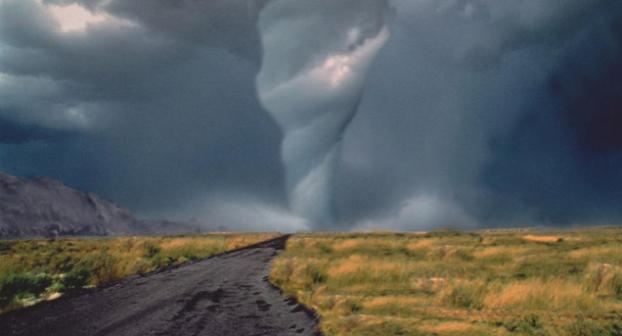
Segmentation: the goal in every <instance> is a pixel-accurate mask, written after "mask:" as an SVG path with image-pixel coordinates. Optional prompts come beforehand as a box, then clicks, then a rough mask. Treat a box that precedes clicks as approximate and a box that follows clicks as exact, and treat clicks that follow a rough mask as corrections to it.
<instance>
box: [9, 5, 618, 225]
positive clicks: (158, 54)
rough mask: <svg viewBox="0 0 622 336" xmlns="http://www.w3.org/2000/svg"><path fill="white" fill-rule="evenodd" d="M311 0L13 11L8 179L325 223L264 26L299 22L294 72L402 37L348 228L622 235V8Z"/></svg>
mask: <svg viewBox="0 0 622 336" xmlns="http://www.w3.org/2000/svg"><path fill="white" fill-rule="evenodd" d="M305 3H307V5H308V1H307V0H199V1H195V0H193V1H190V0H174V1H172V0H132V1H127V0H125V1H124V0H0V170H1V171H5V172H7V173H11V174H15V175H21V176H50V177H53V178H56V179H59V180H62V181H63V182H65V183H66V184H68V185H71V186H73V187H77V188H80V189H84V190H89V191H93V192H96V193H98V194H101V195H102V196H104V197H106V198H108V199H110V200H112V201H114V202H116V203H118V204H119V205H121V206H124V207H127V208H129V209H131V210H132V211H134V212H135V213H136V214H138V215H141V216H145V217H164V218H171V219H180V220H188V219H191V218H195V219H198V220H200V221H204V222H209V223H212V224H217V225H224V226H229V227H232V228H241V229H257V230H264V229H282V230H298V229H308V228H314V227H316V226H314V223H308V222H305V221H304V220H301V219H300V218H298V217H297V216H296V214H292V213H291V212H290V211H288V210H287V209H288V195H287V191H286V189H287V185H286V176H287V169H288V168H287V167H285V166H284V165H283V163H282V160H281V150H280V146H281V142H282V140H283V137H284V134H285V130H284V129H282V128H281V127H280V126H281V125H279V124H278V123H277V121H276V120H275V119H273V115H271V114H270V113H269V111H267V110H266V109H265V108H264V104H261V103H260V99H259V98H258V94H257V88H256V78H257V75H258V73H260V71H261V69H262V61H263V60H265V59H264V51H265V50H264V48H263V47H262V36H263V37H264V42H265V34H266V33H265V31H264V32H263V33H264V34H263V35H262V34H261V33H262V32H261V31H260V29H259V28H258V22H259V21H261V22H262V24H263V25H265V26H267V27H270V26H271V23H270V22H267V23H266V20H268V21H270V20H274V21H275V22H276V20H282V22H285V23H284V24H278V25H277V24H274V27H280V28H278V29H280V30H277V31H276V33H275V32H274V31H271V32H270V33H271V34H276V35H274V38H275V39H277V40H276V41H277V42H278V43H282V46H283V48H288V47H289V48H290V49H291V48H293V46H295V47H296V48H297V49H296V52H283V53H281V54H278V55H285V56H278V57H283V60H282V64H283V71H290V70H291V69H294V68H295V67H300V66H301V65H304V64H306V63H305V62H307V61H308V59H307V58H309V57H311V56H312V55H316V54H318V53H319V51H320V50H336V49H335V47H334V43H336V42H335V41H336V38H335V36H340V35H338V34H346V33H348V32H349V31H351V30H352V28H353V27H354V28H357V29H360V30H361V31H365V32H367V34H370V36H376V34H378V31H380V28H379V27H380V26H379V25H384V26H386V28H387V29H388V31H389V32H390V36H389V37H388V39H387V40H386V43H385V44H384V46H383V47H382V49H380V50H379V52H378V54H377V55H376V57H375V59H374V60H373V62H372V63H371V65H370V68H369V71H368V73H367V76H366V80H365V81H364V82H365V85H364V88H363V89H362V92H361V95H360V97H359V98H360V99H359V100H358V109H357V110H356V111H357V112H356V114H355V115H354V118H353V119H352V121H351V123H350V124H349V125H348V127H347V128H346V129H345V133H344V134H343V135H342V136H340V137H339V140H340V141H341V153H340V155H339V157H338V159H337V167H336V169H335V177H334V179H333V181H332V182H331V188H330V189H331V190H330V193H331V195H332V198H333V201H334V208H335V216H336V220H335V221H334V223H333V224H332V225H333V227H334V228H337V229H351V228H355V229H360V228H392V229H402V230H421V229H429V228H431V227H438V226H459V227H489V226H523V225H577V224H609V223H620V220H622V49H621V45H620V43H621V42H622V1H615V0H602V1H601V0H547V1H541V0H523V1H516V0H394V1H391V0H389V1H385V0H365V1H362V0H361V1H358V2H357V1H355V0H333V1H324V0H322V1H319V0H318V1H317V2H316V3H314V5H312V6H315V7H314V8H313V9H310V8H305V7H304V6H303V5H304V4H305ZM278 6H281V7H283V8H286V9H287V10H280V11H277V10H275V9H274V8H279V7H278ZM322 6H333V7H334V8H332V9H331V10H322ZM312 10H313V12H312ZM268 11H269V12H270V15H267V14H265V13H267V12H268ZM262 12H263V13H264V14H263V16H262ZM375 12H378V13H379V15H382V17H383V19H382V21H379V23H378V24H376V25H373V29H371V30H369V29H368V28H369V22H368V21H365V22H363V21H361V20H360V18H368V17H370V16H369V15H370V13H371V14H373V13H375ZM275 13H276V14H275ZM307 13H309V14H308V15H307ZM318 13H320V14H321V13H324V14H321V15H320V14H318ZM328 13H330V14H328ZM357 20H358V21H357ZM344 22H346V23H347V24H345V23H344ZM287 24H290V25H291V27H292V29H291V30H290V29H287V27H288V26H287ZM300 27H307V28H308V29H299V28H300ZM294 28H296V29H298V30H296V29H294ZM344 29H348V30H347V31H346V30H344ZM296 32H298V33H296ZM331 32H334V34H335V35H332V33H331ZM281 34H283V36H282V37H281ZM285 34H289V35H288V36H285ZM297 34H300V36H298V35H297ZM363 35H364V34H363ZM344 36H346V35H344ZM272 41H273V40H272ZM279 41H282V42H279ZM294 41H295V42H294ZM362 41H364V39H363V40H362ZM271 48H274V44H273V45H271ZM331 48H332V49H331ZM284 50H288V49H284ZM291 50H293V49H291ZM270 55H274V54H273V53H271V54H270ZM272 57H273V58H272V59H271V62H272V63H271V64H272V65H271V66H272V67H273V68H274V67H275V65H274V64H276V65H277V66H278V65H279V64H280V59H279V58H278V57H277V58H276V59H274V56H272ZM286 57H287V59H286ZM277 70H279V71H280V69H278V67H277ZM301 94H303V95H304V94H308V96H304V97H303V98H305V97H306V98H305V99H307V98H308V99H315V98H314V97H316V96H314V94H313V93H312V92H307V93H304V92H301ZM320 106H321V104H320Z"/></svg>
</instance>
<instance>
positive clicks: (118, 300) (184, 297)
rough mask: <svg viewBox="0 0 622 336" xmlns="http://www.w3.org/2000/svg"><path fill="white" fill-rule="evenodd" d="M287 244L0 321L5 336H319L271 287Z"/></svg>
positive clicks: (280, 241)
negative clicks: (273, 263)
mask: <svg viewBox="0 0 622 336" xmlns="http://www.w3.org/2000/svg"><path fill="white" fill-rule="evenodd" d="M286 240H287V237H280V238H277V239H275V240H272V241H268V242H264V243H260V244H258V245H256V246H253V247H250V248H246V249H242V250H238V251H234V252H230V253H226V254H223V255H219V256H215V257H212V258H209V259H205V260H203V261H199V262H196V263H193V264H189V265H185V266H182V267H179V268H175V269H171V270H167V271H164V272H160V273H155V274H151V275H148V276H143V277H141V276H135V277H132V278H129V279H126V280H123V281H121V282H119V283H117V284H114V285H112V286H109V287H106V288H103V289H99V290H94V291H90V292H87V293H84V294H81V295H77V296H73V297H65V298H61V299H59V300H56V301H51V302H45V303H42V304H40V305H37V306H34V307H30V308H26V309H22V310H19V311H14V312H11V313H8V314H4V315H0V334H2V335H50V336H53V335H63V336H71V335H97V336H103V335H111V336H112V335H114V336H123V335H137V336H138V335H140V336H142V335H176V336H186V335H209V336H220V335H222V336H246V335H248V336H251V335H252V336H259V335H270V336H278V335H319V334H318V333H316V331H315V330H316V329H315V328H316V321H315V319H314V318H313V316H312V315H311V314H310V313H309V312H308V311H307V310H306V309H305V308H304V307H303V306H301V305H298V304H297V303H296V302H294V301H292V300H287V299H286V298H285V297H283V296H282V295H281V294H280V293H279V291H278V290H277V289H275V288H273V287H272V286H271V285H270V284H269V283H268V281H267V277H268V272H269V269H270V262H271V260H272V258H273V257H274V256H275V255H276V253H277V251H278V250H281V249H283V248H284V245H285V241H286Z"/></svg>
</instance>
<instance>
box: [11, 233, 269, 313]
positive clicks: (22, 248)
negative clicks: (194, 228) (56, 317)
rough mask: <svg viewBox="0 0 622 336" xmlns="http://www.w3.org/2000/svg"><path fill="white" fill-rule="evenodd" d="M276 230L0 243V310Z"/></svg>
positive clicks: (207, 253) (188, 258) (257, 238)
mask: <svg viewBox="0 0 622 336" xmlns="http://www.w3.org/2000/svg"><path fill="white" fill-rule="evenodd" d="M276 236H277V234H276V233H257V234H208V235H194V236H169V237H114V238H60V239H57V240H44V239H34V240H5V241H0V313H1V312H5V311H8V310H12V309H17V308H20V307H24V306H28V305H32V304H35V303H37V302H40V301H42V300H46V299H52V298H57V297H59V296H60V294H62V293H64V292H67V291H70V290H73V289H79V288H83V287H95V286H101V285H103V284H106V283H109V282H111V281H115V280H119V279H122V278H125V277H128V276H131V275H134V274H142V273H148V272H151V271H155V270H159V269H164V268H167V267H169V266H172V265H179V264H182V263H184V262H187V261H191V260H198V259H202V258H206V257H209V256H211V255H214V254H218V253H221V252H225V251H228V250H232V249H236V248H239V247H244V246H247V245H251V244H253V243H257V242H260V241H263V240H267V239H270V238H273V237H276Z"/></svg>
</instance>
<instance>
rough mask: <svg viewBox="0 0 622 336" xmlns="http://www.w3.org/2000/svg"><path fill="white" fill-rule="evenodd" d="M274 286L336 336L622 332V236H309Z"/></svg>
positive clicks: (300, 239)
mask: <svg viewBox="0 0 622 336" xmlns="http://www.w3.org/2000/svg"><path fill="white" fill-rule="evenodd" d="M271 281H272V282H274V283H275V284H276V285H278V286H280V287H282V288H283V289H284V291H285V293H286V294H288V295H291V296H295V297H296V298H298V299H299V300H300V301H302V302H303V303H305V304H307V305H309V306H311V307H313V308H314V309H315V310H316V311H317V312H318V314H319V315H320V316H321V328H322V330H323V331H324V332H325V333H326V334H327V335H328V336H334V335H356V336H371V335H378V336H388V335H441V336H444V335H448V336H449V335H461V336H469V335H569V336H571V335H572V336H574V335H576V336H590V335H598V336H604V335H622V229H620V228H600V229H589V230H588V229H582V230H575V231H559V232H536V231H525V232H522V231H505V232H504V231H497V232H472V233H460V232H449V231H446V232H432V233H426V234H391V233H370V234H307V235H298V236H294V237H292V238H291V239H290V240H289V242H288V245H287V249H286V251H285V252H284V253H283V254H282V255H281V256H279V257H278V258H277V259H276V261H275V263H274V265H273V268H272V273H271Z"/></svg>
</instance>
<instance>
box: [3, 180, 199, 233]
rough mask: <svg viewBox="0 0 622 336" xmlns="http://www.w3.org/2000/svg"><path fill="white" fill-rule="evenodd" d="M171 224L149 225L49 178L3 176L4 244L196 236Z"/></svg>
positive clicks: (188, 227) (192, 229)
mask: <svg viewBox="0 0 622 336" xmlns="http://www.w3.org/2000/svg"><path fill="white" fill-rule="evenodd" d="M194 232H197V228H195V227H193V226H191V225H188V224H181V223H174V222H168V221H144V220H139V219H137V218H136V217H134V216H133V215H132V214H131V213H130V212H129V211H128V210H126V209H123V208H120V207H118V206H117V205H115V204H113V203H111V202H108V201H106V200H104V199H102V198H101V197H99V196H97V195H95V194H93V193H88V192H82V191H78V190H76V189H73V188H70V187H68V186H66V185H64V184H63V183H61V182H59V181H56V180H53V179H50V178H45V177H44V178H34V179H25V178H20V177H15V176H11V175H7V174H4V173H1V172H0V239H2V238H21V237H53V236H65V235H77V236H114V235H150V234H179V233H194Z"/></svg>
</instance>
